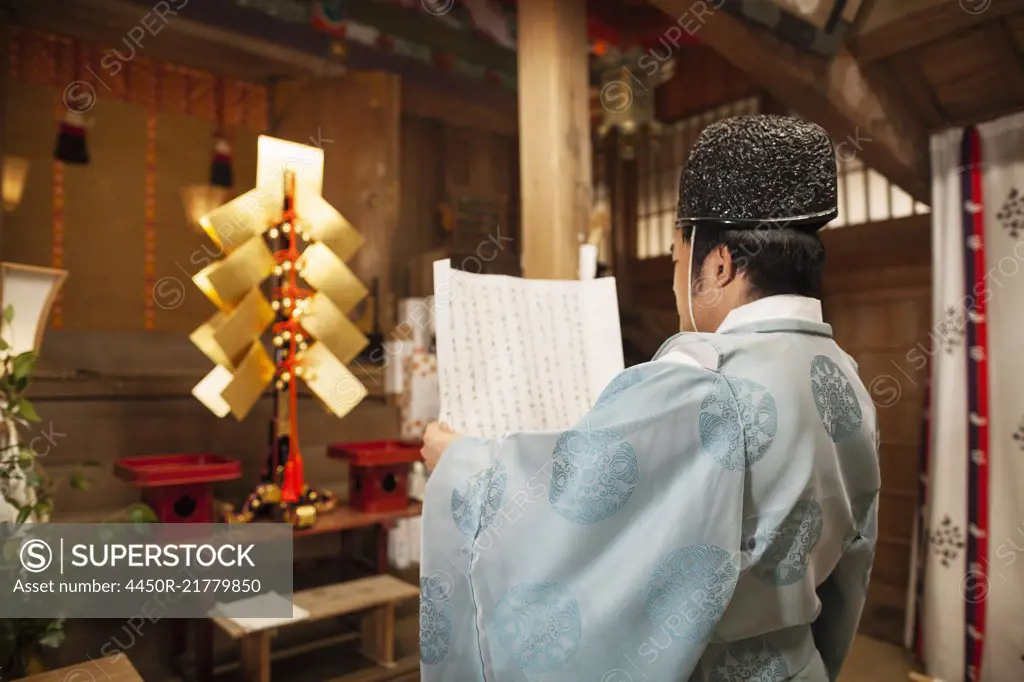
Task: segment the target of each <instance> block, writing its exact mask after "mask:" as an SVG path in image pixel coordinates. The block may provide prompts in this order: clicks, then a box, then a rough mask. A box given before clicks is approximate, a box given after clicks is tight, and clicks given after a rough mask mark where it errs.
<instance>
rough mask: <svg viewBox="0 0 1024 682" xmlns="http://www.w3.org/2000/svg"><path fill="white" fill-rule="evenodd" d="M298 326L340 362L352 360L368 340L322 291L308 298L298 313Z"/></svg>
mask: <svg viewBox="0 0 1024 682" xmlns="http://www.w3.org/2000/svg"><path fill="white" fill-rule="evenodd" d="M302 328H303V329H305V330H306V331H307V332H309V334H310V336H312V337H313V338H314V339H316V340H317V341H319V342H320V343H322V344H323V345H324V346H326V347H327V349H328V350H330V352H331V353H332V354H333V355H334V356H335V357H336V358H338V360H339V361H340V362H341V363H342V364H343V365H347V364H348V363H350V362H352V361H353V360H355V359H356V358H357V357H358V356H359V353H360V352H361V351H362V350H363V349H364V348H366V346H367V344H369V343H370V340H369V339H367V338H366V337H365V336H363V333H362V332H361V331H359V328H358V327H357V326H356V325H355V323H353V322H352V320H350V319H348V317H347V316H346V315H345V313H343V312H341V311H340V310H339V309H338V306H336V305H334V303H333V302H332V301H331V299H330V298H328V297H327V296H325V295H324V294H322V293H317V294H314V295H313V297H312V298H311V299H309V306H308V307H307V308H306V311H305V312H304V313H303V314H302Z"/></svg>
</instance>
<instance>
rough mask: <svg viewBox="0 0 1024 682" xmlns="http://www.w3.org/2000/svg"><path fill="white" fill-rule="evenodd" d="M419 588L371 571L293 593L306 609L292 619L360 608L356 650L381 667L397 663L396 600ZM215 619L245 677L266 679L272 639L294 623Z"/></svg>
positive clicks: (340, 613) (416, 593)
mask: <svg viewBox="0 0 1024 682" xmlns="http://www.w3.org/2000/svg"><path fill="white" fill-rule="evenodd" d="M419 595H420V591H419V588H418V587H416V586H415V585H410V584H409V583H407V582H404V581H402V580H398V579H397V578H394V577H392V576H390V575H375V576H372V577H369V578H360V579H359V580H352V581H349V582H344V583H336V584H334V585H326V586H324V587H318V588H316V589H313V590H305V591H302V592H296V593H295V595H294V597H293V599H294V603H295V605H296V606H298V607H300V608H302V609H305V610H306V611H308V612H309V617H308V618H303V619H302V620H296V621H295V623H294V624H299V623H311V622H315V621H318V620H325V619H327V618H336V617H338V616H345V615H348V614H353V613H362V614H363V616H362V627H361V636H362V641H361V645H360V653H361V654H362V655H363V656H365V657H366V658H368V659H370V660H371V661H373V662H375V663H377V664H378V665H380V666H383V667H385V668H392V667H394V666H395V664H396V661H395V605H396V604H398V602H401V601H405V600H406V599H412V598H414V597H419ZM213 620H214V622H215V623H216V624H217V625H218V626H219V627H220V628H221V629H222V630H224V631H225V632H226V633H227V634H228V635H230V636H231V637H232V638H233V639H236V640H238V642H239V648H240V654H241V664H242V670H243V671H244V673H245V679H246V680H248V681H249V682H269V681H270V641H271V640H272V639H273V637H274V635H276V634H277V631H278V630H279V629H281V628H284V627H290V626H291V625H292V624H291V623H289V624H285V625H275V626H273V627H270V628H268V629H266V630H256V631H250V630H246V629H244V628H242V627H241V626H239V625H238V624H237V623H235V622H234V621H233V620H231V619H230V618H214V619H213Z"/></svg>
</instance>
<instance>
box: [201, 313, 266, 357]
mask: <svg viewBox="0 0 1024 682" xmlns="http://www.w3.org/2000/svg"><path fill="white" fill-rule="evenodd" d="M227 319H228V316H227V315H226V314H225V313H222V312H219V311H218V312H216V313H214V314H213V317H211V318H210V319H208V320H207V321H206V322H204V323H203V324H202V325H200V326H199V327H197V328H196V330H195V331H194V332H192V333H191V334H189V337H188V339H189V341H191V342H192V343H193V344H195V346H196V348H198V349H199V350H201V351H203V355H205V356H206V357H208V358H210V360H212V361H213V362H215V363H217V364H218V365H224V366H225V367H234V366H235V363H233V362H232V361H231V358H230V357H228V355H227V353H225V352H224V350H223V349H222V348H221V347H220V344H218V343H217V341H216V339H215V338H214V334H216V333H217V330H218V329H220V328H221V327H222V326H223V325H224V321H225V320H227ZM249 343H252V339H249Z"/></svg>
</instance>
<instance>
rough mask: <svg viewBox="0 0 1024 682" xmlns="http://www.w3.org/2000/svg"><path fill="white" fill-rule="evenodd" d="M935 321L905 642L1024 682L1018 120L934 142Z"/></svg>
mask: <svg viewBox="0 0 1024 682" xmlns="http://www.w3.org/2000/svg"><path fill="white" fill-rule="evenodd" d="M931 153H932V215H933V220H932V248H933V263H934V273H933V283H934V289H933V307H932V310H933V320H934V322H935V326H934V328H933V330H932V332H931V333H930V334H929V336H930V338H929V339H928V340H927V341H926V342H923V343H922V344H921V345H922V346H928V348H927V352H928V353H929V355H930V356H931V387H930V391H929V408H928V412H927V415H926V419H927V421H926V427H925V428H927V430H928V431H927V438H926V440H925V443H926V449H927V451H926V452H923V453H922V460H921V475H922V479H921V485H920V488H919V490H920V492H921V501H922V504H921V509H920V513H919V515H918V520H917V524H916V526H917V527H916V528H915V547H917V550H918V551H917V554H916V556H915V557H914V559H915V566H914V567H913V570H912V576H913V578H912V581H913V584H912V585H911V586H910V587H911V589H910V590H909V599H910V600H911V601H912V602H913V603H912V604H911V608H908V610H907V612H908V624H907V629H906V640H907V641H906V643H907V646H908V647H913V648H914V649H915V650H916V651H917V653H918V655H919V657H920V658H921V659H922V661H923V662H924V664H925V667H926V671H927V673H928V674H929V675H932V676H934V677H937V678H939V679H941V680H944V682H956V681H963V682H1011V681H1013V682H1016V681H1017V680H1022V679H1024V618H1022V617H1021V614H1022V613H1024V561H1018V559H1020V558H1021V557H1019V556H1018V554H1019V553H1020V552H1021V551H1024V499H1022V495H1021V494H1020V492H1021V491H1022V490H1024V422H1022V417H1024V390H1022V383H1024V355H1022V354H1021V353H1020V346H1021V341H1022V340H1024V275H1021V274H1020V272H1021V269H1022V262H1024V114H1019V115H1014V116H1008V117H1005V118H1002V119H999V120H996V121H993V122H990V123H987V124H984V125H981V126H978V127H977V128H973V127H972V128H968V129H966V130H962V129H957V130H950V131H946V132H943V133H940V134H938V135H935V136H934V137H933V138H932V142H931Z"/></svg>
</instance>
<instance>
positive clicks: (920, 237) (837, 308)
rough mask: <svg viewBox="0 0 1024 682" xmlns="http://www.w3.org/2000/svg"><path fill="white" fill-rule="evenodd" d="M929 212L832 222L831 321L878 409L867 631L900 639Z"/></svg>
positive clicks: (828, 240)
mask: <svg viewBox="0 0 1024 682" xmlns="http://www.w3.org/2000/svg"><path fill="white" fill-rule="evenodd" d="M930 224H931V223H930V216H927V215H923V216H912V217H909V218H901V219H897V220H892V221H887V222H880V223H868V224H865V225H856V226H852V227H846V228H840V229H836V230H828V231H826V232H824V233H823V235H822V241H824V242H825V245H826V248H827V250H828V251H827V253H828V255H827V259H828V261H827V265H826V268H825V272H826V276H825V282H824V286H825V296H824V301H823V305H824V309H825V319H826V321H827V322H829V323H830V324H831V325H832V327H833V331H834V333H835V337H836V341H837V342H838V343H839V345H840V346H842V347H843V349H844V350H845V351H846V352H847V353H849V354H850V355H852V356H853V358H854V359H855V360H856V361H857V363H858V365H859V369H860V377H861V380H862V381H863V382H864V384H865V385H866V386H867V387H868V391H869V393H871V396H872V399H873V400H874V402H875V405H876V409H877V410H878V419H879V428H880V430H881V447H880V452H879V460H880V464H881V470H882V492H881V495H880V498H879V510H878V533H879V539H878V549H877V553H876V556H875V565H874V570H873V572H872V575H871V587H870V589H869V592H868V602H867V606H866V607H865V610H864V615H863V616H862V618H861V630H862V631H864V632H866V633H868V634H871V635H873V636H875V637H879V638H881V639H884V640H887V641H890V642H893V643H897V644H898V643H900V642H902V638H903V624H904V617H905V609H906V599H907V587H908V585H909V578H910V574H909V571H910V556H911V549H912V547H911V542H912V539H911V537H912V534H913V527H914V516H915V510H916V505H917V479H918V457H919V450H920V447H921V421H922V418H923V415H924V408H925V403H924V400H925V384H926V381H927V376H928V370H927V366H926V365H925V363H924V362H922V361H921V360H922V358H921V354H920V352H919V351H918V352H916V353H915V349H916V348H917V345H918V344H920V343H924V342H925V341H926V339H927V338H928V332H929V329H930V326H931V290H932V280H931V277H932V264H931V249H930V245H931V227H930Z"/></svg>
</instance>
